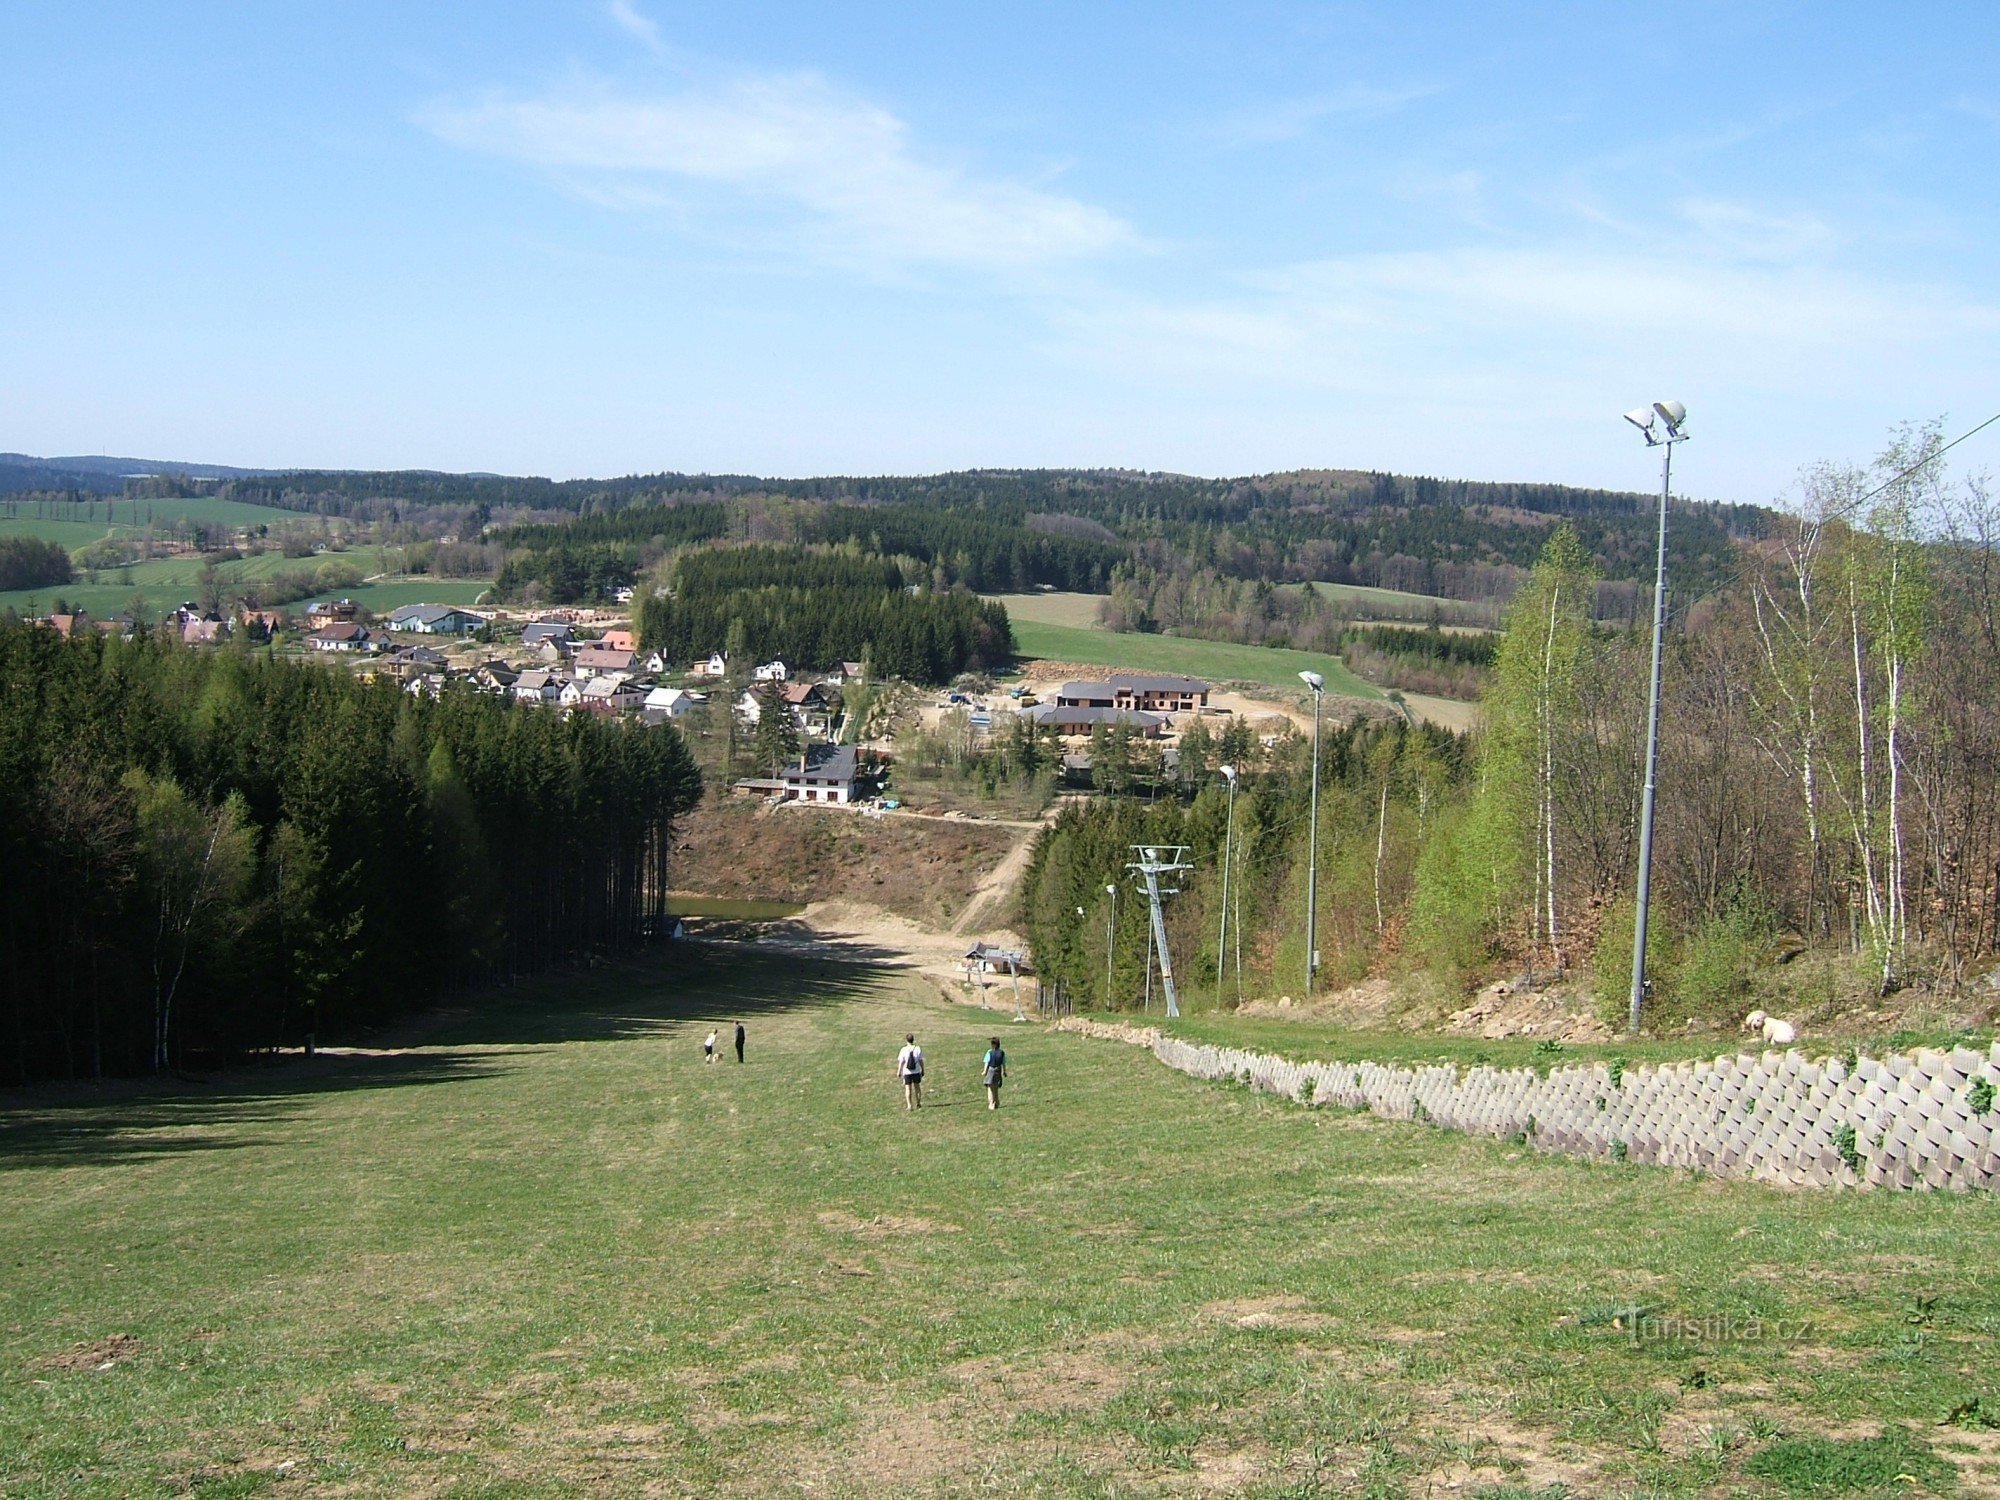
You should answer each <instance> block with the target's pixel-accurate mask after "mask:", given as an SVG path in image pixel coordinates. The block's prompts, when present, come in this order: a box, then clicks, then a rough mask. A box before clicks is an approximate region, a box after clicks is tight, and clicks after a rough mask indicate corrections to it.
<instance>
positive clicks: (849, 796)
mask: <svg viewBox="0 0 2000 1500" xmlns="http://www.w3.org/2000/svg"><path fill="white" fill-rule="evenodd" d="M859 773H860V767H859V765H858V764H857V762H856V760H855V755H854V747H853V746H852V745H808V746H807V747H806V748H805V751H804V752H803V753H802V754H801V755H800V756H799V758H798V760H797V761H796V762H794V763H792V764H789V765H787V766H786V767H785V769H784V771H783V772H782V773H780V775H779V778H778V779H779V780H781V781H783V782H784V784H785V791H786V792H787V793H788V794H789V795H791V796H793V797H796V798H798V799H799V801H801V802H840V803H847V802H852V801H853V800H854V798H855V796H856V792H855V782H856V780H857V779H858V778H859Z"/></svg>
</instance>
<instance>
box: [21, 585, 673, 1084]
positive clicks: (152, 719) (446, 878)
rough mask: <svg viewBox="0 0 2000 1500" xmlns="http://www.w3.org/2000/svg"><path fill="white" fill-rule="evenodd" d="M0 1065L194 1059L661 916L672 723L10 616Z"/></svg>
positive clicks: (141, 1067)
mask: <svg viewBox="0 0 2000 1500" xmlns="http://www.w3.org/2000/svg"><path fill="white" fill-rule="evenodd" d="M0 776H4V778H5V781H6V785H7V787H8V788H9V793H8V796H7V797H5V798H4V799H0V852H3V853H4V857H5V860H6V867H7V870H8V879H7V880H6V881H5V882H3V883H0V1080H4V1081H13V1082H19V1081H22V1080H27V1079H35V1078H64V1077H72V1078H73V1077H102V1076H109V1075H126V1074H136V1073H145V1072H153V1071H159V1070H162V1069H168V1068H177V1067H182V1066H190V1067H192V1066H210V1065H215V1064H219V1063H222V1062H224V1061H227V1060H229V1059H233V1058H240V1057H242V1056H243V1055H245V1054H246V1053H250V1052H253V1051H255V1050H257V1049H261V1048H268V1047H275V1046H280V1045H295V1044H297V1043H298V1042H299V1041H300V1040H301V1038H303V1037H304V1036H306V1035H307V1034H312V1033H316V1034H318V1035H320V1036H322V1037H326V1036H335V1035H340V1034H344V1033H350V1032H352V1031H353V1030H354V1029H355V1028H357V1027H363V1026H367V1025H372V1024H375V1023H379V1022H382V1021H385V1020H387V1019H389V1018H391V1017H393V1016H395V1015H397V1014H398V1013H401V1012H405V1011H408V1010H410V1009H411V1008H413V1007H416V1006H419V1005H422V1004H424V1003H427V1002H429V1001H431V1000H434V999H435V998H436V997H438V996H439V995H441V994H443V993H446V992H448V991H453V990H458V989H461V988H464V987H466V986H469V985H473V984H477V983H481V982H485V981H491V980H495V979H500V978H506V977H511V976H514V975H518V974H525V973H531V972H534V971H536V970H539V969H545V968H547V967H549V966H551V965H555V964H560V963H564V962H568V961H572V960H576V959H579V958H582V957H584V956H586V955H589V954H593V953H598V952H605V951H611V950H615V949H619V948H624V947H629V946H631V945H634V944H638V943H641V942H644V941H647V940H649V939H651V938H654V937H657V936H659V935H660V932H661V928H662V926H663V925H664V923H665V921H666V917H665V898H666V893H667V881H668V875H669V864H668V852H669V850H670V848H671V846H672V838H673V829H674V826H675V822H676V820H677V819H678V818H679V817H681V816H682V815H683V814H685V813H686V812H688V811H689V810H691V809H692V808H693V807H694V805H695V804H696V802H697V801H698V800H699V797H700V793H701V777H700V773H699V772H698V771H697V770H696V768H695V766H694V763H693V761H692V760H691V758H690V757H689V755H688V752H687V748H686V746H685V745H684V744H683V743H682V741H681V738H680V736H679V734H678V733H677V732H676V731H675V730H674V729H673V728H672V727H670V726H664V725H663V726H659V727H657V728H643V727H639V726H637V725H629V724H625V723H607V722H604V721H602V720H599V719H597V718H595V717H592V716H588V715H577V716H575V717H572V718H564V717H561V716H559V715H557V714H555V713H553V712H551V711H549V710H546V709H542V708H539V707H527V706H523V705H515V704H512V703H509V702H507V701H504V700H500V699H495V698H492V697H488V696H485V695H481V694H477V693H474V692H472V691H471V690H469V689H447V690H446V691H445V692H444V693H443V694H442V695H441V696H440V697H439V698H437V699H436V700H431V699H427V698H422V697H414V696H412V695H410V694H407V693H404V692H402V691H400V690H399V689H398V688H397V687H396V686H395V685H394V684H391V683H387V682H379V683H378V682H371V681H368V680H365V679H362V678H358V677H355V676H352V675H350V674H348V673H346V672H341V671H336V670H330V669H326V668H322V667H319V666H315V665H312V664H305V663H292V662H287V661H283V660H278V659H272V658H269V657H267V656H264V655H253V654H250V653H248V652H241V651H229V650H225V651H202V650H191V649H188V648H185V647H183V646H181V645H180V643H179V642H178V640H177V639H176V638H174V637H173V636H172V635H171V634H169V633H160V634H158V635H155V636H152V637H147V636H144V635H142V636H141V637H139V638H137V639H135V640H131V641H121V640H119V639H116V638H115V637H100V636H97V635H95V634H92V635H90V636H88V637H87V638H84V639H79V640H76V641H68V642H66V641H63V640H61V639H59V638H58V637H57V636H56V635H55V634H54V632H52V631H50V630H47V629H46V628H42V627H38V626H31V625H24V624H22V623H20V622H18V621H13V620H8V621H4V622H0Z"/></svg>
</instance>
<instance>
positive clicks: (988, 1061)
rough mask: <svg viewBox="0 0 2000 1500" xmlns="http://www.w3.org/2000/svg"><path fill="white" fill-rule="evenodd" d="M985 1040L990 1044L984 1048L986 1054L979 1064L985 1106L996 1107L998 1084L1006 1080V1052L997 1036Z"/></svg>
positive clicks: (998, 1092)
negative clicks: (983, 1084)
mask: <svg viewBox="0 0 2000 1500" xmlns="http://www.w3.org/2000/svg"><path fill="white" fill-rule="evenodd" d="M987 1041H989V1042H990V1043H992V1045H991V1046H989V1047H988V1048H987V1049H986V1056H985V1058H984V1060H982V1061H981V1063H980V1065H979V1066H980V1069H981V1071H982V1072H983V1073H984V1075H985V1078H986V1107H987V1108H988V1109H998V1108H999V1107H1000V1085H1001V1084H1003V1083H1005V1082H1006V1081H1007V1054H1006V1052H1004V1051H1003V1050H1002V1049H1001V1046H1000V1038H999V1037H997V1036H993V1037H988V1038H987Z"/></svg>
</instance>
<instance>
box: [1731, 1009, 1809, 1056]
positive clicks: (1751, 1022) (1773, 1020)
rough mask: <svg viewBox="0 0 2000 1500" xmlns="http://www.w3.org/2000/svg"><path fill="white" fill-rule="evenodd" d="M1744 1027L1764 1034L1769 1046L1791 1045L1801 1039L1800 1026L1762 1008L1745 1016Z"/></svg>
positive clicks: (1761, 1034)
mask: <svg viewBox="0 0 2000 1500" xmlns="http://www.w3.org/2000/svg"><path fill="white" fill-rule="evenodd" d="M1743 1029H1744V1030H1745V1031H1752V1032H1756V1033H1757V1034H1759V1035H1760V1036H1762V1037H1763V1038H1764V1045H1765V1046H1767V1047H1789V1046H1791V1045H1792V1043H1793V1042H1796V1041H1797V1040H1798V1039H1799V1032H1798V1028H1797V1027H1796V1026H1794V1025H1792V1023H1791V1022H1790V1021H1781V1020H1779V1019H1778V1018H1777V1017H1776V1016H1773V1015H1767V1014H1765V1013H1764V1012H1763V1011H1761V1010H1753V1011H1751V1012H1750V1014H1749V1015H1747V1016H1745V1017H1744V1018H1743Z"/></svg>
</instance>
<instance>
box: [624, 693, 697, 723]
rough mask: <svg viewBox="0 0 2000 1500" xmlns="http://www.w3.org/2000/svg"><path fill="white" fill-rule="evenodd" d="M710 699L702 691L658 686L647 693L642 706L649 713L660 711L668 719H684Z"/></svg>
mask: <svg viewBox="0 0 2000 1500" xmlns="http://www.w3.org/2000/svg"><path fill="white" fill-rule="evenodd" d="M706 702H708V699H707V698H705V697H703V696H702V695H701V694H700V693H690V692H689V691H688V690H687V689H686V688H670V687H656V688H654V689H653V690H652V691H651V692H650V693H648V694H646V696H645V699H644V701H642V702H641V703H640V705H639V706H640V707H641V708H643V709H645V710H646V712H647V713H648V714H652V713H658V714H659V715H660V716H661V717H662V718H666V719H684V718H686V717H687V716H688V715H689V714H690V713H692V712H694V710H695V709H697V708H699V707H700V706H701V705H702V704H704V703H706Z"/></svg>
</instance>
